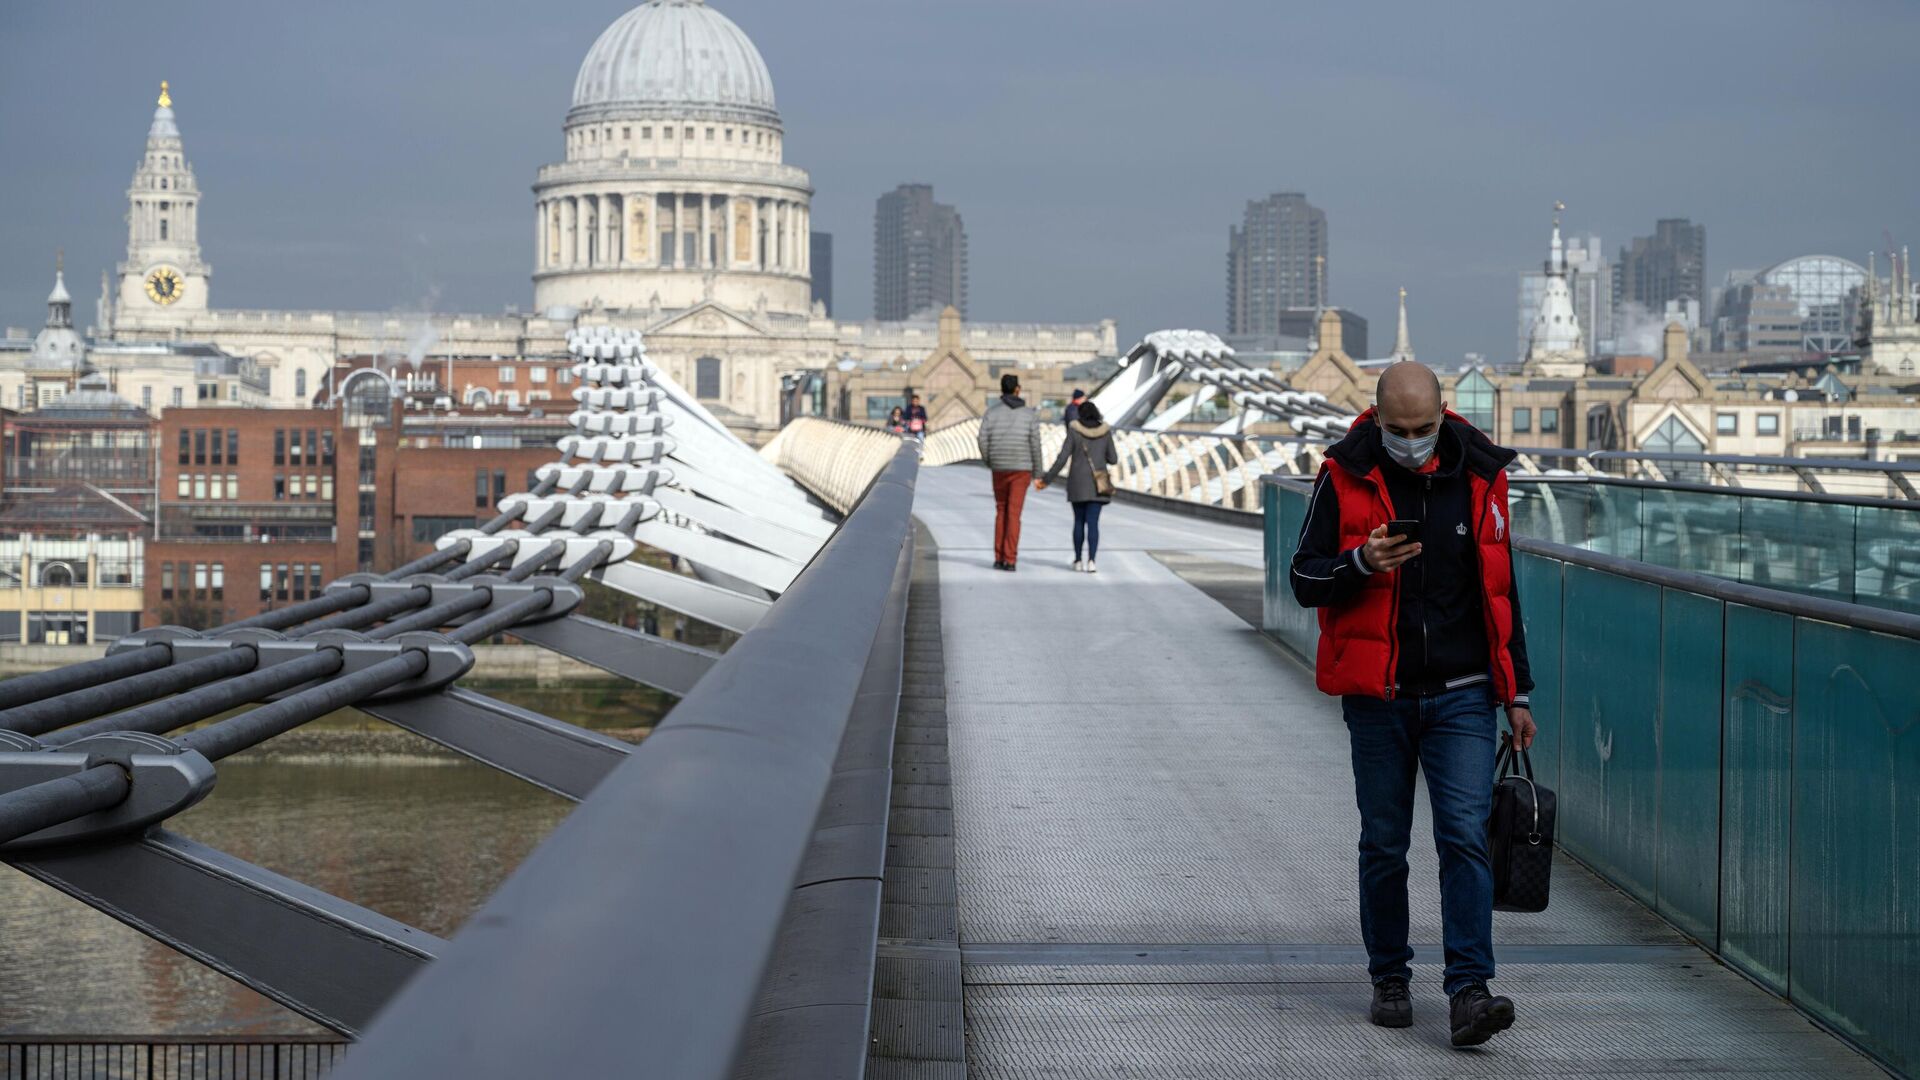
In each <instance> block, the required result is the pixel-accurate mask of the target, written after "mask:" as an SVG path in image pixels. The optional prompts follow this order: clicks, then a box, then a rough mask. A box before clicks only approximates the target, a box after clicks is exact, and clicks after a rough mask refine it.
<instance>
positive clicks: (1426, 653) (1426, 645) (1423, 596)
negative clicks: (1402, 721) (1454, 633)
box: [1394, 473, 1433, 679]
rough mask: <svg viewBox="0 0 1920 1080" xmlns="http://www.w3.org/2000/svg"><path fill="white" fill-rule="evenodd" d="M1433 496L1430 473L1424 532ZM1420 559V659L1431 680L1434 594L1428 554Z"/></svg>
mask: <svg viewBox="0 0 1920 1080" xmlns="http://www.w3.org/2000/svg"><path fill="white" fill-rule="evenodd" d="M1432 494H1433V474H1432V473H1428V474H1427V477H1426V486H1425V487H1424V488H1422V489H1421V491H1420V521H1421V524H1422V531H1424V527H1425V523H1426V521H1427V520H1428V508H1427V501H1428V498H1429V496H1431V495H1432ZM1419 558H1420V659H1421V663H1422V664H1423V666H1424V667H1425V669H1426V672H1427V677H1428V678H1429V679H1431V678H1432V677H1433V642H1432V641H1431V640H1430V639H1429V638H1428V636H1427V607H1428V605H1429V604H1431V603H1432V594H1431V593H1428V592H1427V553H1426V552H1424V551H1422V552H1421V553H1420V556H1419ZM1394 632H1395V633H1399V632H1400V628H1399V627H1395V628H1394Z"/></svg>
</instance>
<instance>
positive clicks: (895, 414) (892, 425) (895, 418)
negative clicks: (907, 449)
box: [887, 405, 907, 435]
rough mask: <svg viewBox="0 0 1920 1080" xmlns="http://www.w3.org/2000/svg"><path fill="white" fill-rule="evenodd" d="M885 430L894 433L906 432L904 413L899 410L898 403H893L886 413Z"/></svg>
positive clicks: (901, 433)
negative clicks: (891, 408) (890, 410)
mask: <svg viewBox="0 0 1920 1080" xmlns="http://www.w3.org/2000/svg"><path fill="white" fill-rule="evenodd" d="M887 430H888V431H891V432H893V433H894V434H895V435H905V434H906V433H907V421H906V414H905V413H903V412H902V411H901V409H900V406H898V405H895V406H894V407H893V411H892V412H890V413H888V414H887Z"/></svg>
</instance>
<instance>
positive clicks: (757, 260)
mask: <svg viewBox="0 0 1920 1080" xmlns="http://www.w3.org/2000/svg"><path fill="white" fill-rule="evenodd" d="M748 202H749V205H750V206H751V207H752V214H751V218H752V229H753V238H752V239H753V243H752V245H751V246H750V247H749V248H748V249H747V260H748V263H749V264H750V265H751V266H752V267H753V268H754V269H755V270H765V269H766V268H767V222H766V217H765V215H766V212H767V207H766V204H765V203H763V202H761V201H760V200H759V199H750V200H748Z"/></svg>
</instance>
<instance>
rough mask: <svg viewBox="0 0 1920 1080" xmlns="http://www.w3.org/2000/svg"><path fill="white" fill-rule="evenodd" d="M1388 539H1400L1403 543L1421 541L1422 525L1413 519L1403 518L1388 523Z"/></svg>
mask: <svg viewBox="0 0 1920 1080" xmlns="http://www.w3.org/2000/svg"><path fill="white" fill-rule="evenodd" d="M1387 539H1389V540H1393V539H1398V540H1400V541H1401V542H1402V543H1408V542H1412V541H1417V540H1419V539H1420V523H1419V522H1418V521H1414V520H1413V519H1411V518H1402V519H1397V520H1394V521H1389V522H1387Z"/></svg>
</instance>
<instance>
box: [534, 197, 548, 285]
mask: <svg viewBox="0 0 1920 1080" xmlns="http://www.w3.org/2000/svg"><path fill="white" fill-rule="evenodd" d="M533 268H534V269H535V270H545V269H546V268H547V204H546V200H544V199H542V200H538V201H536V202H535V203H534V204H533Z"/></svg>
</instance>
